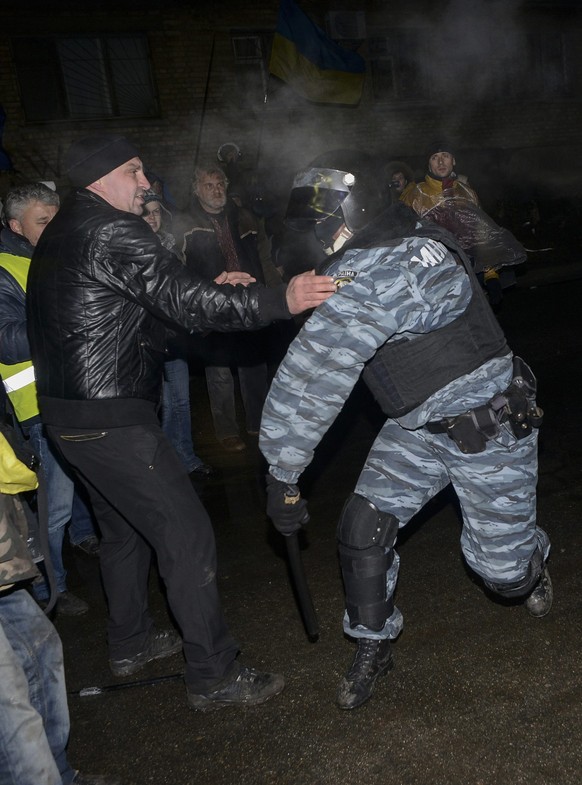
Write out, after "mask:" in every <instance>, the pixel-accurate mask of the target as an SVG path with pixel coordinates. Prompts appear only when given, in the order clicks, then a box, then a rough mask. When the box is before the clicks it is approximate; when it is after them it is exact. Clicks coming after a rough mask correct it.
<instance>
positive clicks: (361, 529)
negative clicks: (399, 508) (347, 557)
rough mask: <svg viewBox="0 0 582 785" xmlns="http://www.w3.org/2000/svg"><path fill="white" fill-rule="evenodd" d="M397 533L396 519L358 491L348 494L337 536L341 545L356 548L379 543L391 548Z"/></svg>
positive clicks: (369, 546) (368, 546)
mask: <svg viewBox="0 0 582 785" xmlns="http://www.w3.org/2000/svg"><path fill="white" fill-rule="evenodd" d="M397 534H398V519H397V518H396V517H395V516H394V515H391V514H390V513H389V512H380V510H379V509H378V508H377V507H376V505H375V504H373V503H372V502H371V501H369V500H368V499H366V498H365V497H364V496H361V495H360V494H359V493H351V494H350V495H349V496H348V499H347V501H346V503H345V504H344V508H343V510H342V512H341V515H340V519H339V523H338V527H337V538H338V542H340V543H341V544H342V545H348V546H349V547H350V548H356V549H357V550H360V549H364V548H371V547H372V546H374V545H381V546H383V547H385V548H392V546H393V545H394V543H395V542H396V536H397Z"/></svg>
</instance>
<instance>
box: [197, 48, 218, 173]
mask: <svg viewBox="0 0 582 785" xmlns="http://www.w3.org/2000/svg"><path fill="white" fill-rule="evenodd" d="M215 42H216V33H213V34H212V46H211V47H210V58H209V61H208V73H207V74H206V87H205V88H204V100H203V101H202V112H201V113H200V126H199V128H198V141H197V143H196V153H195V155H194V168H196V166H197V164H198V156H199V155H200V145H201V143H202V129H203V127H204V119H205V117H206V104H207V103H208V92H209V88H210V75H211V73H212V64H213V62H214V44H215Z"/></svg>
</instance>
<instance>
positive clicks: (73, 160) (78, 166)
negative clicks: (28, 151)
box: [63, 135, 139, 188]
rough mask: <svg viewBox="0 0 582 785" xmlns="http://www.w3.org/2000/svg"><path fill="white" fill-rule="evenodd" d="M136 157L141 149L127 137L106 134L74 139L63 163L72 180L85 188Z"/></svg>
mask: <svg viewBox="0 0 582 785" xmlns="http://www.w3.org/2000/svg"><path fill="white" fill-rule="evenodd" d="M136 157H139V153H138V151H137V150H136V148H135V147H134V146H133V145H132V144H131V142H128V140H127V139H126V138H125V137H124V136H112V135H103V136H93V137H89V138H87V139H79V140H78V141H76V142H73V144H72V145H71V146H70V147H69V149H68V150H67V152H66V153H65V157H64V161H63V164H64V169H65V173H66V174H67V175H68V177H69V180H70V181H71V183H72V184H73V185H75V186H77V187H81V188H85V187H86V186H87V185H91V183H94V182H96V181H97V180H99V178H100V177H103V176H104V175H106V174H109V172H112V171H113V170H114V169H117V167H118V166H121V165H122V164H124V163H125V162H126V161H130V160H131V159H132V158H136Z"/></svg>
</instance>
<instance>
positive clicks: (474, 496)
mask: <svg viewBox="0 0 582 785" xmlns="http://www.w3.org/2000/svg"><path fill="white" fill-rule="evenodd" d="M380 204H381V202H380V200H379V199H378V198H376V194H375V188H374V180H373V178H370V177H369V176H367V175H366V172H365V171H364V170H362V171H359V170H358V169H357V168H356V167H354V166H353V165H351V164H350V166H347V165H345V164H344V163H343V162H342V161H338V162H336V163H335V165H333V163H332V162H331V161H330V160H329V158H328V159H327V160H325V161H324V162H323V165H322V163H321V161H320V162H315V164H313V165H312V166H310V167H309V168H308V169H307V170H305V171H303V172H301V173H299V175H298V176H297V178H296V180H295V183H294V188H293V190H292V193H291V197H290V201H289V208H288V215H289V217H290V219H291V220H292V221H293V222H294V225H295V226H297V225H298V224H301V223H303V225H304V226H305V227H307V226H309V225H310V226H311V227H312V230H313V231H314V233H315V234H316V236H317V237H318V239H319V241H320V242H321V243H322V244H323V245H325V246H326V248H327V250H328V252H329V253H331V256H330V257H329V258H328V259H326V261H325V263H324V264H323V265H322V269H325V271H326V273H327V274H329V275H333V276H334V278H335V280H336V283H337V292H336V294H334V295H333V296H332V297H331V298H330V299H329V300H327V301H326V302H325V303H323V304H322V305H320V306H319V307H318V308H317V309H316V310H315V311H314V313H313V314H312V316H311V317H310V318H309V320H308V321H307V322H306V324H305V325H304V327H303V329H302V330H301V332H300V333H299V335H298V336H297V338H296V339H295V341H294V342H293V343H292V344H291V346H290V349H289V351H288V353H287V355H286V357H285V359H284V360H283V362H282V364H281V365H280V367H279V369H278V372H277V375H276V377H275V379H274V381H273V384H272V387H271V390H270V393H269V396H268V398H267V401H266V404H265V407H264V411H263V419H262V426H261V434H260V448H261V450H262V452H263V454H264V456H265V458H266V459H267V461H268V464H269V474H268V476H267V513H268V515H269V516H270V517H271V519H272V521H273V523H274V525H275V526H276V527H277V529H278V530H279V531H280V532H282V533H283V534H285V535H289V534H292V533H294V532H296V531H298V530H299V529H300V528H301V526H302V525H304V524H305V523H306V522H307V521H308V519H309V516H308V513H307V505H306V501H305V500H304V499H302V498H301V496H300V492H299V489H298V488H297V485H296V483H297V481H298V479H299V477H300V475H301V473H302V472H303V470H304V469H305V468H306V467H307V466H308V464H309V463H310V461H311V459H312V456H313V450H314V448H315V447H316V445H317V444H318V443H319V441H320V439H321V438H322V436H323V435H324V433H325V432H326V430H327V429H328V428H329V426H330V425H331V423H332V422H333V421H334V419H335V417H336V416H337V414H338V413H339V411H340V410H341V408H342V406H343V404H344V403H345V401H346V399H347V397H348V395H349V393H350V391H351V390H352V388H353V386H354V385H355V383H356V381H357V380H358V378H359V377H360V375H361V374H362V373H363V378H364V380H365V382H366V383H367V384H368V386H369V388H370V389H371V391H372V392H373V394H374V395H375V397H376V398H377V400H378V402H379V404H380V406H381V407H382V409H383V411H384V413H385V414H386V415H387V419H386V421H385V424H384V425H383V427H382V429H381V430H380V432H379V434H378V435H377V438H376V440H375V442H374V444H373V446H372V448H371V450H370V453H369V454H368V456H367V459H366V461H365V464H364V467H363V469H362V471H361V474H360V476H359V479H358V481H357V485H356V487H355V489H354V492H353V493H352V494H351V495H350V496H349V498H348V499H347V500H346V502H345V505H344V508H343V511H342V513H341V516H340V520H339V524H338V529H337V539H338V548H339V557H340V563H341V568H342V575H343V581H344V587H345V595H346V597H345V605H346V611H345V617H344V631H345V633H346V634H347V635H348V636H350V637H352V638H355V639H356V641H357V651H356V654H355V658H354V660H353V662H352V664H351V665H350V667H349V669H348V671H347V674H346V675H345V676H344V677H343V678H342V680H341V682H340V685H339V690H338V694H337V703H338V705H339V706H340V708H342V709H353V708H356V707H357V706H360V705H361V704H363V703H364V702H365V701H366V700H368V698H370V696H371V695H372V692H373V689H374V686H375V683H376V680H377V679H378V677H379V676H382V675H383V674H385V673H386V672H387V671H388V670H390V668H391V667H392V665H393V659H392V651H391V643H390V642H391V641H392V640H394V639H395V638H396V637H397V636H398V635H399V633H400V631H401V629H402V623H403V622H402V614H401V612H400V611H399V610H398V608H397V607H396V606H395V605H394V601H393V595H394V590H395V586H396V580H397V575H398V566H399V557H398V554H397V552H396V550H395V542H396V538H397V535H398V531H399V529H400V528H402V527H403V526H405V525H406V524H407V523H408V522H409V521H410V519H411V518H412V517H413V516H414V515H415V514H416V513H417V512H418V511H419V510H420V508H422V507H423V505H424V504H425V503H426V502H427V501H428V500H429V499H431V498H432V497H433V496H434V495H436V494H437V493H438V492H439V491H440V490H442V489H443V488H444V487H445V486H447V485H448V484H449V483H452V485H453V487H454V489H455V491H456V494H457V496H458V499H459V503H460V508H461V511H462V517H463V528H462V535H461V548H462V552H463V555H464V557H465V560H466V562H467V564H468V565H469V567H470V568H471V569H472V570H473V571H474V572H475V573H476V574H477V575H478V576H479V577H480V578H481V579H482V581H483V583H484V585H485V586H486V587H487V588H488V589H489V590H491V591H493V592H495V593H497V594H499V595H500V596H502V597H505V598H510V599H515V600H516V601H520V602H524V604H525V606H526V608H527V610H528V611H529V612H530V613H531V614H532V615H534V616H537V617H541V616H544V615H546V614H547V613H548V612H549V610H550V607H551V604H552V597H553V592H552V584H551V580H550V576H549V573H548V570H547V567H546V561H547V558H548V554H549V550H550V543H549V538H548V535H547V534H546V532H545V531H543V530H542V529H541V528H539V526H538V525H537V522H536V481H537V436H538V430H537V429H538V427H539V424H540V422H541V416H542V412H541V410H540V409H539V407H538V406H537V404H536V400H535V387H536V384H535V377H534V376H533V374H532V372H531V370H530V369H529V367H528V366H527V365H526V363H525V362H524V361H523V360H521V358H518V357H515V356H514V355H513V353H512V351H511V349H510V348H509V346H508V345H507V342H506V339H505V336H504V334H503V332H502V330H501V328H500V326H499V324H498V322H497V320H496V319H495V316H494V315H493V312H492V311H491V308H490V306H489V304H488V303H487V300H486V297H485V295H484V294H483V292H482V290H481V287H480V286H479V284H478V282H477V280H476V277H475V274H474V272H473V270H472V268H471V264H470V262H469V260H468V258H467V256H466V255H465V254H464V252H463V251H462V249H461V248H460V247H459V245H458V244H457V242H456V241H455V239H454V238H453V236H452V235H450V234H449V233H448V232H446V231H445V230H443V229H442V228H441V227H438V226H435V225H432V224H429V223H428V222H427V223H424V222H423V221H422V220H420V219H419V218H418V217H417V216H416V215H415V214H414V213H413V211H412V210H410V209H409V208H408V207H406V206H405V205H403V204H402V203H400V204H395V205H392V206H391V207H389V208H388V209H387V210H385V211H383V212H381V211H380V210H381V208H380ZM290 502H291V503H290Z"/></svg>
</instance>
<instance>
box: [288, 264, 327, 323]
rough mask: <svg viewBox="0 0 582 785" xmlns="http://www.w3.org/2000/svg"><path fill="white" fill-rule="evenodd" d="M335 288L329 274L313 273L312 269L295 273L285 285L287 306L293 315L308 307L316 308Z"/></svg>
mask: <svg viewBox="0 0 582 785" xmlns="http://www.w3.org/2000/svg"><path fill="white" fill-rule="evenodd" d="M335 290H336V288H335V284H334V282H333V278H332V277H331V275H315V271H314V270H310V271H309V272H306V273H301V275H295V276H294V277H293V278H291V280H290V281H289V285H288V286H287V307H288V308H289V311H290V312H291V314H292V315H293V316H295V315H296V314H298V313H302V312H303V311H307V310H308V309H309V308H317V306H318V305H321V303H323V302H325V300H327V298H328V297H331V295H332V294H333V293H334V292H335Z"/></svg>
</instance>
